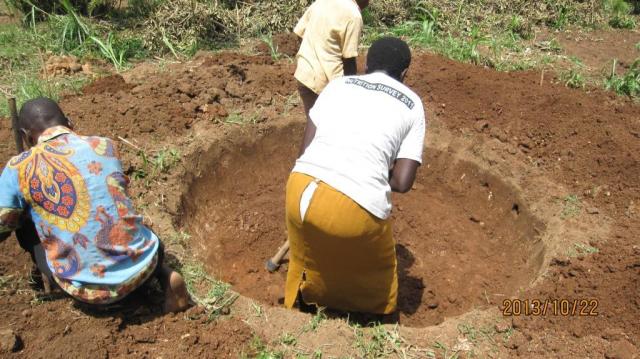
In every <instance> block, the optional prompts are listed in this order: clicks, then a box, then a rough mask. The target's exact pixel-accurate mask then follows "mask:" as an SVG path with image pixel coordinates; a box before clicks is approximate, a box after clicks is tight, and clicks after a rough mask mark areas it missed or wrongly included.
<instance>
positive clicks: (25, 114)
mask: <svg viewBox="0 0 640 359" xmlns="http://www.w3.org/2000/svg"><path fill="white" fill-rule="evenodd" d="M55 126H65V127H69V128H71V127H72V124H71V121H69V119H68V118H67V117H66V116H65V115H64V113H63V112H62V110H61V109H60V106H58V104H57V103H56V102H55V101H53V100H51V99H48V98H46V97H39V98H36V99H33V100H29V101H27V102H25V103H24V105H22V108H21V109H20V114H19V115H18V127H19V128H20V132H21V133H22V136H23V137H24V140H25V142H26V143H27V145H29V146H34V145H35V144H36V143H38V138H39V137H40V135H42V133H43V132H44V131H46V130H47V129H49V128H51V127H55Z"/></svg>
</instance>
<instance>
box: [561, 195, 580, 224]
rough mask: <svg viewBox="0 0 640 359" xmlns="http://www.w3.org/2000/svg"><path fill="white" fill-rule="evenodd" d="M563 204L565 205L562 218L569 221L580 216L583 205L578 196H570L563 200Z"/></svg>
mask: <svg viewBox="0 0 640 359" xmlns="http://www.w3.org/2000/svg"><path fill="white" fill-rule="evenodd" d="M563 202H564V203H563V208H562V212H561V213H560V218H562V219H569V218H571V217H575V216H577V215H578V214H580V210H581V209H582V204H581V203H580V199H579V198H578V196H576V195H574V194H571V195H568V196H566V197H565V198H564V199H563Z"/></svg>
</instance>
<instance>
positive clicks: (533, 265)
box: [183, 124, 544, 326]
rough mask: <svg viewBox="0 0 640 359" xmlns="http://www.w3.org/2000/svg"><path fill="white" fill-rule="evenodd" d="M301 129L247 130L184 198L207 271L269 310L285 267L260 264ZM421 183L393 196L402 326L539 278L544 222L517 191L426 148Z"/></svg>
mask: <svg viewBox="0 0 640 359" xmlns="http://www.w3.org/2000/svg"><path fill="white" fill-rule="evenodd" d="M302 129H303V124H298V125H296V126H293V125H291V126H288V127H285V128H284V129H272V130H271V131H269V132H268V133H263V134H262V135H261V136H260V138H259V139H258V140H257V142H254V138H253V136H247V135H246V134H241V135H242V136H245V137H246V139H245V140H242V139H232V142H233V143H234V144H233V146H229V147H227V148H225V149H220V148H219V147H218V146H215V148H213V149H212V151H211V153H210V154H209V155H208V156H210V157H209V158H207V159H206V160H205V159H203V158H202V157H201V158H200V159H199V162H200V163H201V166H202V167H203V168H204V170H203V171H202V172H203V174H204V175H203V176H202V177H201V178H198V179H197V180H196V181H195V182H194V184H193V186H192V188H191V190H190V191H189V192H188V193H187V194H186V195H185V216H184V217H183V218H184V226H185V228H192V232H191V233H192V235H193V238H194V239H195V241H196V243H195V244H194V245H195V246H196V247H197V248H202V249H204V253H203V256H204V258H206V263H207V265H208V267H209V270H210V271H211V272H212V273H213V274H214V275H215V276H216V277H217V278H221V279H222V280H224V281H226V282H229V283H231V284H233V286H234V289H236V290H237V291H239V292H240V293H241V294H244V295H246V296H249V297H252V298H256V299H259V300H260V301H262V302H265V303H267V304H271V305H278V304H279V303H281V302H282V295H283V288H284V281H285V278H286V266H285V267H284V268H283V270H281V271H280V272H279V273H276V274H269V273H268V272H267V271H266V270H265V269H264V262H265V260H266V259H267V258H270V257H271V256H272V255H273V254H274V253H275V249H276V248H278V246H279V245H280V244H281V243H282V242H283V241H284V239H285V238H286V230H285V226H284V207H283V203H284V185H285V183H286V180H287V176H288V174H289V172H290V170H291V168H292V165H293V162H294V161H295V158H296V155H297V150H298V142H297V141H290V140H286V139H294V138H300V137H301V134H302ZM247 139H248V141H247ZM205 156H207V155H205ZM203 161H208V163H209V165H207V164H206V163H203ZM415 187H416V188H415V191H413V192H412V193H411V194H410V195H406V196H399V197H397V198H396V199H395V202H396V210H395V212H394V215H393V220H394V237H395V238H396V239H397V240H398V241H399V245H398V246H397V248H396V250H397V253H398V261H399V264H398V272H399V276H400V291H399V310H400V312H401V320H400V322H401V323H402V324H405V325H410V326H426V325H431V324H438V323H440V322H442V321H443V320H444V318H445V317H451V316H455V315H459V314H462V313H464V312H465V311H468V310H470V309H472V308H474V307H483V306H489V305H492V304H496V303H500V302H501V301H502V300H503V299H505V298H507V297H509V296H511V295H514V294H516V291H517V290H518V289H520V288H526V287H527V286H528V285H529V284H530V282H531V281H532V280H533V279H534V278H535V275H536V273H537V271H538V270H539V269H540V265H541V264H542V243H541V242H540V241H536V240H535V237H536V234H535V233H536V231H537V232H538V233H541V232H542V231H543V230H544V226H543V225H542V224H541V223H539V221H537V220H536V219H535V218H533V217H532V216H531V215H530V214H529V213H528V211H527V209H526V205H525V203H522V201H521V200H520V199H519V198H518V195H517V193H516V191H515V189H513V188H510V187H509V186H507V185H506V184H504V183H502V182H501V181H500V180H499V179H498V178H496V177H494V176H491V175H489V174H487V173H486V172H485V171H483V170H481V169H479V168H478V167H476V166H475V165H472V164H470V163H466V162H463V161H457V160H456V159H455V158H452V157H451V156H450V155H449V154H447V153H442V152H440V151H437V150H433V149H429V148H428V149H427V150H426V151H425V165H424V166H423V168H422V169H421V171H420V173H419V176H418V179H417V183H416V185H415Z"/></svg>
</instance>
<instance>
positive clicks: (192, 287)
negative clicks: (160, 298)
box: [178, 261, 238, 320]
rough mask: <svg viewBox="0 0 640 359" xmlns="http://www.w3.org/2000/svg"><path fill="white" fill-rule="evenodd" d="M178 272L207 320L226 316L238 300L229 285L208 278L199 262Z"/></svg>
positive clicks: (187, 265)
mask: <svg viewBox="0 0 640 359" xmlns="http://www.w3.org/2000/svg"><path fill="white" fill-rule="evenodd" d="M178 272H180V273H181V274H182V276H183V277H184V280H185V282H186V284H187V289H188V290H189V293H190V294H191V297H192V298H193V299H194V300H195V301H196V302H197V303H198V304H199V305H202V306H203V307H205V308H206V309H207V312H208V313H209V320H214V319H216V318H217V317H218V316H220V315H222V314H227V313H228V312H229V309H230V307H231V305H232V304H233V303H234V302H235V301H236V299H238V294H236V293H234V292H233V291H231V290H230V289H231V285H229V284H228V283H224V282H221V281H219V280H216V279H214V278H212V277H211V276H209V274H208V273H207V272H206V270H205V268H204V265H203V264H202V263H200V262H195V261H193V262H189V263H187V264H185V265H183V266H182V267H181V268H179V269H178ZM200 293H204V294H200Z"/></svg>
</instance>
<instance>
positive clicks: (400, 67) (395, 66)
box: [365, 37, 411, 82]
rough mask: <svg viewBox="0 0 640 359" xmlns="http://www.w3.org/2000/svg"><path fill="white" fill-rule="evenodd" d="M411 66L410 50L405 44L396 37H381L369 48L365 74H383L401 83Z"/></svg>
mask: <svg viewBox="0 0 640 359" xmlns="http://www.w3.org/2000/svg"><path fill="white" fill-rule="evenodd" d="M410 64H411V50H410V49H409V45H407V43H406V42H404V41H402V40H400V39H398V38H396V37H383V38H381V39H378V40H376V41H375V42H374V43H373V44H371V47H370V48H369V53H368V54H367V64H366V69H365V72H366V73H367V74H370V73H374V72H384V73H385V74H387V75H389V76H391V77H393V78H394V79H396V80H398V81H400V82H402V81H403V80H404V77H405V76H406V75H407V70H409V65H410Z"/></svg>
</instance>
